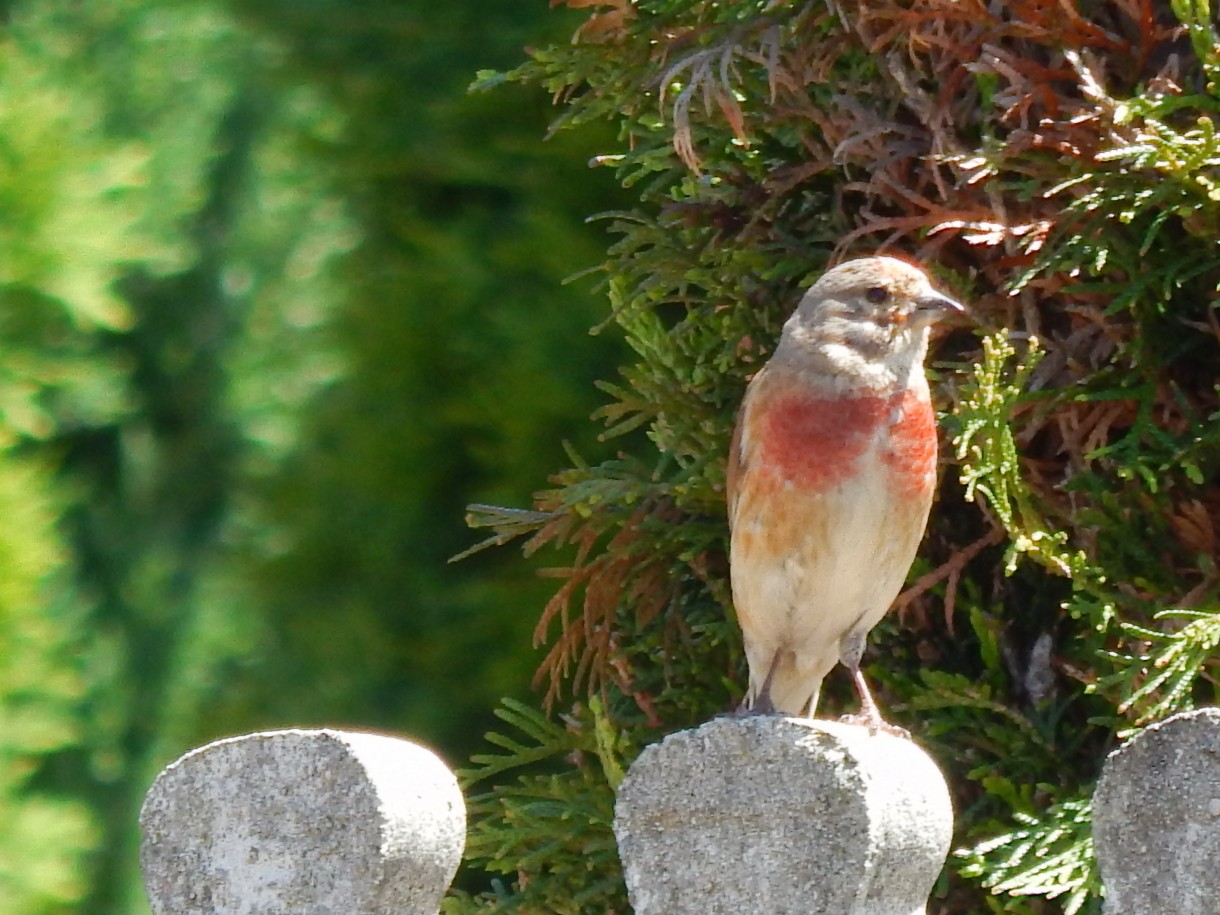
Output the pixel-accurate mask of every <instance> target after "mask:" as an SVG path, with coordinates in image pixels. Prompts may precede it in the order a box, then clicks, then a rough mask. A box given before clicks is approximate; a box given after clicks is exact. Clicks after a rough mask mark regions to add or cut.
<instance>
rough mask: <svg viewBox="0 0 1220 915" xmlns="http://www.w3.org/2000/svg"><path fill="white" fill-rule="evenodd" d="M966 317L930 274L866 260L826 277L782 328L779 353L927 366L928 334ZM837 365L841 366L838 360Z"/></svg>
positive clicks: (888, 259) (892, 262) (902, 263)
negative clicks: (816, 353)
mask: <svg viewBox="0 0 1220 915" xmlns="http://www.w3.org/2000/svg"><path fill="white" fill-rule="evenodd" d="M962 314H965V309H964V308H963V307H962V306H961V305H960V304H958V303H957V302H956V301H954V300H953V299H951V298H949V297H948V296H946V295H944V294H943V293H940V292H938V291H936V289H934V288H933V287H932V283H931V282H930V281H929V279H928V277H927V274H925V273H924V272H923V271H922V270H920V269H919V268H918V267H916V266H914V265H912V264H908V263H907V262H905V261H901V260H898V259H896V258H893V257H862V258H859V259H857V260H852V261H848V262H846V263H844V264H840V265H838V266H837V267H834V268H833V269H831V270H828V271H827V272H826V273H824V274H823V275H822V277H821V279H819V280H818V281H817V282H816V283H814V284H813V285H812V286H811V287H810V288H809V290H808V292H806V293H805V296H804V298H802V299H801V303H800V305H798V306H797V309H796V311H795V312H793V314H792V317H790V318H789V319H788V321H787V323H786V324H785V325H784V339H783V340H782V341H781V348H784V347H787V348H798V349H810V348H811V349H813V350H816V351H820V352H823V353H827V354H828V355H832V356H833V355H835V352H834V351H835V350H841V352H840V353H839V354H838V355H839V356H840V357H841V358H842V359H846V360H848V361H851V359H853V358H854V359H855V360H863V361H864V362H866V363H883V362H884V363H894V367H895V368H897V367H898V365H899V364H905V363H909V362H911V361H920V362H922V360H923V355H924V352H925V351H926V349H927V344H928V328H929V327H931V326H932V325H933V324H934V323H936V322H937V321H939V320H941V319H943V318H946V317H950V316H957V315H962ZM835 361H839V360H838V359H836V360H835Z"/></svg>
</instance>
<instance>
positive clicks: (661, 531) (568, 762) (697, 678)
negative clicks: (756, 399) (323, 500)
mask: <svg viewBox="0 0 1220 915" xmlns="http://www.w3.org/2000/svg"><path fill="white" fill-rule="evenodd" d="M566 5H568V6H570V7H575V8H581V9H583V10H585V12H586V13H587V19H586V20H585V22H584V24H583V25H582V26H581V27H580V29H579V30H578V31H577V32H576V34H575V36H574V39H573V41H572V43H571V44H570V45H564V46H557V47H550V48H543V49H539V50H535V51H533V52H532V53H531V57H530V60H529V61H528V62H527V63H525V64H524V65H523V66H521V67H520V68H519V69H517V70H515V71H513V72H512V73H509V74H484V75H483V76H482V79H481V81H480V83H479V84H478V85H481V86H491V85H494V84H495V83H497V82H499V81H501V80H503V79H505V78H507V79H511V80H520V81H524V82H528V83H535V84H540V85H542V86H545V87H546V88H547V89H549V90H550V91H551V92H552V93H554V96H555V98H556V100H557V102H558V103H559V104H560V105H561V106H562V113H561V115H560V116H559V118H558V120H557V122H556V126H557V127H573V126H578V125H580V124H582V123H585V122H588V121H592V120H599V119H610V120H612V121H613V122H614V123H616V124H617V125H618V127H619V141H620V142H619V145H618V148H617V149H615V150H614V151H612V152H609V153H607V154H606V155H605V156H603V157H601V158H600V159H599V160H597V161H599V162H601V163H603V164H607V165H609V166H611V167H613V168H615V169H616V170H617V173H618V176H619V178H620V180H621V181H622V182H623V184H624V185H626V186H628V187H631V188H633V189H634V190H635V191H636V192H637V193H638V194H639V199H640V203H639V206H638V207H637V208H636V209H635V210H633V211H631V212H623V213H613V214H608V216H607V217H606V218H607V219H608V220H609V225H610V228H611V230H612V231H613V232H614V233H615V236H616V240H615V242H614V244H613V245H612V247H611V248H610V251H609V257H608V259H607V262H606V263H605V265H604V269H605V274H606V290H607V293H608V297H609V302H610V306H611V317H610V320H612V321H613V322H615V323H617V324H618V325H619V326H620V327H621V328H622V329H623V331H624V333H625V335H626V338H627V340H628V341H629V343H630V344H631V346H632V347H633V349H634V351H635V353H636V361H635V362H634V363H633V364H631V365H629V366H626V367H625V368H624V369H623V370H622V378H621V379H620V380H618V381H616V382H613V383H607V384H606V385H605V386H604V390H605V393H606V395H607V397H608V400H607V404H606V406H604V407H603V408H602V410H601V411H600V419H601V420H603V421H604V422H605V424H606V432H605V434H606V435H607V436H608V437H610V438H615V437H618V436H623V438H622V439H621V440H620V441H621V449H622V450H621V452H620V453H619V455H618V456H617V457H616V458H615V459H613V460H611V461H607V462H605V463H603V464H600V465H597V466H589V465H587V464H584V463H582V462H581V461H579V460H575V459H574V460H573V466H572V467H571V468H570V469H568V470H565V471H563V472H561V473H559V474H557V475H556V476H555V477H554V478H553V481H552V482H553V486H552V488H550V489H548V490H547V491H545V492H542V493H540V494H539V495H538V497H537V500H536V504H535V505H534V508H533V510H532V511H510V510H506V509H495V508H489V507H485V506H479V507H475V509H474V511H473V512H472V515H471V518H470V520H471V522H472V523H473V524H474V525H475V526H483V527H488V528H490V529H491V536H490V538H489V540H488V541H486V542H488V543H501V542H505V541H507V540H511V539H513V538H516V537H521V538H523V539H524V545H525V550H526V552H529V553H533V552H535V551H537V550H539V549H540V548H542V547H544V546H556V545H559V546H562V545H574V546H575V552H574V554H573V555H574V559H573V560H572V561H571V562H570V563H569V564H568V565H567V566H566V567H564V568H561V569H556V570H554V571H553V573H552V574H553V575H554V576H555V577H556V580H557V581H558V583H559V585H558V588H557V590H556V592H555V595H554V597H553V598H552V600H551V601H550V603H549V604H548V605H547V607H546V608H545V610H544V612H543V614H542V618H541V620H540V622H539V626H538V630H537V633H536V638H537V641H538V643H539V644H541V645H544V646H546V649H547V651H546V654H545V658H544V661H543V663H542V666H541V668H540V670H539V675H538V676H539V684H540V685H541V686H542V687H543V688H544V689H545V700H546V708H547V709H548V710H549V711H550V712H551V713H552V715H554V714H555V713H556V712H558V710H560V709H562V710H563V712H562V714H559V715H558V716H557V717H556V718H548V717H547V716H545V715H543V714H541V713H539V712H535V711H530V710H528V709H526V708H524V707H522V706H518V705H514V706H508V707H506V708H505V709H504V710H502V717H503V718H504V720H505V721H506V723H507V724H508V725H509V726H510V727H511V728H512V730H513V732H514V733H516V734H517V735H518V736H515V737H507V736H504V735H498V736H497V735H493V736H492V741H493V743H495V744H497V745H498V747H499V750H498V751H497V752H495V753H490V754H488V755H486V756H483V757H476V759H475V760H474V768H473V769H472V770H471V771H470V772H469V773H467V778H468V780H469V782H470V783H471V784H474V785H482V787H481V789H480V790H482V791H483V793H482V794H481V795H479V796H478V797H476V798H475V799H474V802H473V808H474V810H473V812H474V816H475V824H474V829H473V832H472V837H471V841H470V846H469V852H468V854H469V858H470V860H471V862H472V863H474V864H475V865H478V866H480V867H482V868H484V869H485V870H488V871H491V872H493V873H500V874H502V875H505V878H506V879H502V880H493V884H492V890H491V891H489V892H488V893H485V894H483V895H482V896H480V897H466V896H460V897H455V898H453V899H451V900H450V901H449V902H448V908H447V911H448V912H451V913H452V912H467V911H500V912H530V913H534V912H537V913H541V912H559V913H577V912H626V911H628V909H627V905H626V901H625V893H624V891H623V889H622V886H621V881H620V879H619V877H618V870H617V869H618V864H617V860H616V857H615V852H614V846H613V839H612V835H611V833H610V817H611V811H612V808H613V791H614V787H615V785H616V784H617V779H618V777H619V773H621V772H622V770H623V769H624V768H625V766H626V765H627V764H628V763H629V762H630V760H631V759H632V758H633V757H634V756H635V754H636V753H638V751H639V750H640V748H641V747H642V746H644V745H645V744H647V743H649V742H652V741H655V740H657V739H658V738H659V737H660V736H661V735H662V734H663V733H665V732H667V731H671V730H675V729H678V728H683V727H689V726H692V725H695V724H697V723H699V722H701V721H703V720H705V719H706V718H707V717H709V716H711V715H713V714H716V713H718V712H721V711H724V710H725V709H727V708H728V707H730V706H731V705H732V703H734V702H735V701H736V700H737V699H739V697H740V695H741V693H742V690H743V684H744V671H743V662H742V657H741V651H740V648H739V634H738V632H737V630H736V627H735V625H734V623H733V622H732V610H731V602H730V600H729V595H728V588H727V571H728V569H727V562H726V555H725V553H726V533H727V531H726V525H725V521H724V505H723V497H724V490H723V484H724V455H725V451H726V448H727V442H728V437H729V433H730V429H731V424H732V419H733V413H734V410H735V408H736V405H737V403H738V402H739V401H740V398H741V395H742V391H743V388H744V385H745V383H746V380H747V378H748V377H749V375H750V374H751V373H752V372H754V371H756V370H757V368H758V367H759V365H760V364H761V363H762V362H763V361H764V360H765V358H766V357H767V354H768V352H769V349H770V347H771V346H772V345H773V343H774V341H775V340H776V338H777V336H778V330H779V326H780V323H781V322H782V320H783V319H784V318H785V317H786V316H787V314H788V313H789V311H790V310H791V308H792V307H793V305H794V304H795V302H796V300H797V298H798V296H799V294H800V291H801V289H802V288H803V287H804V286H806V285H808V284H809V283H810V282H811V281H812V280H813V279H815V278H816V276H817V275H818V274H819V273H820V271H821V270H822V269H824V267H825V266H826V265H827V264H828V263H830V262H833V261H835V260H838V259H842V258H845V257H848V256H854V255H859V254H865V253H869V252H872V251H876V250H879V249H886V250H893V251H898V252H903V253H906V254H909V255H912V256H914V257H916V258H918V259H920V260H921V261H923V262H924V263H925V264H927V265H929V266H930V267H931V268H932V269H933V270H934V272H936V273H937V275H938V277H939V280H940V282H941V284H942V285H943V286H945V287H947V288H950V289H953V290H955V291H956V292H957V293H958V294H959V295H960V297H961V298H962V299H963V300H964V301H966V302H968V303H969V304H970V305H971V307H972V311H973V314H974V316H975V318H976V320H977V328H975V329H974V330H973V331H965V330H963V331H956V332H954V333H953V334H950V335H948V336H947V337H944V338H942V339H941V340H940V341H939V342H938V344H937V345H936V346H935V348H934V352H933V357H932V358H933V364H934V366H935V368H936V374H937V377H936V379H935V383H934V389H935V392H936V393H935V396H936V397H937V398H938V404H939V408H940V410H941V429H942V432H943V436H944V444H943V450H942V455H943V465H944V466H943V467H942V479H941V487H940V493H939V499H938V502H937V505H936V506H935V508H934V510H933V519H932V523H931V525H930V528H929V532H928V535H927V538H926V539H925V542H924V545H923V548H922V551H921V558H920V560H919V562H918V563H917V565H916V568H915V569H914V570H913V572H912V577H911V585H910V587H909V588H908V590H907V591H906V592H905V593H904V594H903V595H902V597H900V599H899V602H898V605H899V612H898V613H895V614H892V615H891V617H890V618H889V619H888V620H887V621H886V622H885V623H883V624H882V626H880V627H879V628H878V629H877V630H876V631H875V632H874V634H873V637H872V639H871V647H870V649H869V651H868V653H867V654H866V664H867V666H868V668H869V672H870V674H871V677H872V679H873V680H874V682H876V683H878V684H879V687H880V692H881V694H882V697H883V698H882V700H881V701H882V703H883V707H884V708H886V709H887V710H888V711H889V712H890V714H891V715H892V716H893V717H894V719H895V720H897V721H898V722H899V723H901V724H902V725H904V726H905V727H907V728H909V729H910V730H911V731H912V733H913V734H914V735H915V737H916V739H917V740H919V742H920V743H922V744H923V745H924V746H925V747H927V748H928V749H929V750H930V752H932V753H933V755H934V756H935V757H936V758H937V759H938V760H939V762H940V763H941V765H942V766H943V767H944V769H945V770H946V772H947V774H948V775H949V778H950V781H951V784H952V786H953V790H954V793H955V798H954V801H955V806H956V810H957V814H958V824H957V828H958V831H957V836H956V845H955V851H954V853H953V855H952V856H951V858H950V860H949V862H948V865H947V867H946V872H945V875H944V877H943V879H942V881H941V883H940V884H939V886H938V888H937V891H936V894H935V896H934V899H933V901H932V904H931V906H930V911H933V912H938V913H977V912H980V911H992V912H1015V913H1041V912H1056V911H1064V912H1069V913H1071V912H1096V911H1098V907H1099V903H1098V899H1099V893H1100V887H1099V881H1098V878H1097V874H1096V870H1095V867H1094V864H1093V859H1092V850H1091V840H1090V835H1089V820H1090V814H1089V799H1090V797H1091V793H1092V787H1093V784H1094V782H1095V780H1096V777H1097V773H1098V770H1099V766H1100V764H1101V761H1102V759H1103V758H1104V756H1105V754H1106V752H1108V751H1109V750H1110V749H1112V748H1113V747H1114V746H1115V745H1116V743H1117V741H1118V740H1119V739H1121V738H1122V737H1124V736H1125V735H1128V734H1130V733H1131V732H1132V731H1134V730H1135V729H1138V728H1139V727H1141V726H1143V725H1145V724H1147V723H1148V722H1151V721H1154V720H1157V719H1159V718H1162V717H1164V716H1165V715H1167V714H1170V713H1172V712H1175V711H1179V710H1183V709H1187V708H1190V707H1192V706H1193V705H1194V704H1195V703H1200V704H1208V703H1214V702H1215V701H1216V699H1217V696H1216V670H1217V657H1218V654H1217V647H1218V645H1220V603H1218V600H1217V586H1218V584H1220V572H1218V570H1217V558H1218V556H1220V533H1218V532H1220V477H1218V475H1217V472H1218V470H1220V424H1218V423H1216V419H1217V418H1218V416H1220V409H1218V403H1217V401H1218V381H1220V372H1218V371H1217V366H1220V360H1218V355H1220V354H1218V353H1217V348H1218V347H1220V317H1218V315H1217V307H1218V306H1220V250H1217V247H1216V241H1215V239H1216V237H1217V229H1218V228H1220V138H1218V137H1217V135H1216V128H1215V118H1216V116H1217V112H1218V111H1220V84H1218V83H1217V79H1218V77H1220V48H1218V46H1217V37H1216V33H1215V27H1214V24H1213V18H1212V13H1211V10H1210V7H1209V4H1208V2H1207V0H1173V2H1168V3H1167V2H1154V0H1113V2H1088V0H1062V2H1050V0H1017V2H1013V3H1004V4H988V3H984V2H981V0H907V2H897V0H862V2H859V3H854V4H848V3H841V2H840V3H836V2H830V3H822V2H810V3H801V2H785V0H727V2H715V3H713V2H706V0H636V2H628V0H568V2H567V4H566ZM635 430H643V432H644V435H643V436H641V435H639V434H638V433H635ZM632 433H635V434H632ZM575 457H576V456H575V455H574V458H575ZM830 680H831V681H832V682H830V683H828V686H829V688H830V689H829V695H828V697H827V699H826V701H825V704H824V707H823V709H822V710H821V713H822V714H827V715H830V714H834V713H835V712H837V711H838V710H839V709H840V707H841V706H842V703H843V701H844V700H847V699H849V691H848V689H847V687H846V684H845V683H844V682H842V681H843V680H845V678H839V677H837V676H836V675H832V676H831V678H830ZM556 722H558V723H556ZM515 769H520V771H516V772H514V771H513V770H515Z"/></svg>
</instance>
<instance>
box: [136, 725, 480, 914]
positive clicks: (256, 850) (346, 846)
mask: <svg viewBox="0 0 1220 915" xmlns="http://www.w3.org/2000/svg"><path fill="white" fill-rule="evenodd" d="M140 826H141V828H142V829H143V832H144V842H143V845H142V847H141V854H140V864H141V867H142V869H143V873H144V885H145V888H146V889H147V891H148V896H149V900H150V902H151V903H152V909H153V911H154V912H155V913H157V915H192V913H200V915H203V913H207V915H239V913H240V915H278V913H283V915H339V913H343V915H349V913H350V915H391V913H393V915H435V913H436V912H437V911H438V909H439V907H440V899H441V897H442V896H443V895H444V894H445V892H446V890H447V889H448V887H449V882H450V880H452V879H453V874H454V871H455V870H456V869H457V866H458V862H459V860H460V859H461V855H462V848H463V846H464V844H465V838H466V810H465V804H464V803H463V801H462V795H461V792H460V791H459V789H458V785H457V781H456V780H455V779H454V777H453V774H452V773H451V772H450V771H449V769H448V768H447V767H446V766H445V764H444V763H442V762H441V761H440V759H438V758H437V757H436V755H435V754H433V753H432V752H431V751H429V750H426V749H424V748H423V747H421V746H418V745H417V744H414V743H411V742H410V741H406V740H400V739H398V738H394V737H386V736H382V735H378V734H358V733H349V732H344V731H330V730H320V731H297V730H293V731H269V732H266V733H261V734H250V735H248V736H245V737H236V738H232V739H229V740H221V741H217V742H216V743H213V744H209V745H208V746H206V747H203V748H201V749H198V750H194V751H192V752H190V753H188V754H186V755H185V756H183V757H182V758H181V759H179V760H178V761H177V762H175V763H173V764H172V765H170V766H169V767H168V768H166V769H165V771H164V772H162V773H161V775H160V776H158V778H157V780H156V782H155V783H154V784H153V786H152V788H151V789H150V790H149V792H148V795H147V797H146V798H145V801H144V808H143V810H142V811H141V813H140Z"/></svg>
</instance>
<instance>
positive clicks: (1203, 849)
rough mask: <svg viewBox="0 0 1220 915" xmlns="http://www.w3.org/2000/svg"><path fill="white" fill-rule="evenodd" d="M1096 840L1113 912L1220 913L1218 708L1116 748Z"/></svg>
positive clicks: (1099, 806) (1102, 791)
mask: <svg viewBox="0 0 1220 915" xmlns="http://www.w3.org/2000/svg"><path fill="white" fill-rule="evenodd" d="M1093 841H1094V844H1095V846H1096V849H1097V862H1098V864H1099V865H1100V867H1101V879H1102V884H1103V885H1104V886H1105V890H1106V899H1105V906H1104V910H1105V912H1106V915H1149V913H1158V912H1172V913H1173V915H1216V913H1217V912H1220V709H1216V708H1207V709H1200V710H1199V711H1196V712H1187V713H1185V714H1183V715H1175V716H1173V717H1172V718H1167V719H1165V720H1164V721H1162V722H1160V723H1159V724H1154V725H1152V726H1151V727H1149V728H1147V729H1145V730H1143V731H1141V732H1140V733H1139V734H1137V735H1136V736H1135V737H1133V738H1131V740H1130V741H1128V742H1127V743H1126V744H1124V745H1123V746H1121V747H1119V748H1118V749H1117V750H1115V751H1114V752H1113V753H1111V754H1110V756H1109V758H1108V759H1107V760H1106V763H1105V766H1104V767H1103V768H1102V773H1101V780H1100V781H1099V782H1098V784H1097V791H1096V792H1095V793H1094V795H1093Z"/></svg>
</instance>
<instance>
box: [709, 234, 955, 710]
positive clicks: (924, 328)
mask: <svg viewBox="0 0 1220 915" xmlns="http://www.w3.org/2000/svg"><path fill="white" fill-rule="evenodd" d="M964 313H965V309H964V308H963V307H962V305H961V304H959V303H958V302H957V301H956V300H955V299H953V298H951V297H949V296H947V295H945V294H944V293H941V292H939V291H937V290H936V289H935V288H933V286H932V283H931V281H930V280H929V279H928V276H927V274H926V273H925V272H924V271H923V270H922V269H921V268H920V267H917V266H915V265H913V264H910V263H907V262H906V261H904V260H900V259H898V258H894V257H887V256H873V257H863V258H858V259H855V260H850V261H847V262H844V263H842V264H839V265H838V266H836V267H833V268H832V269H830V270H828V271H826V272H825V273H824V274H822V276H821V277H820V278H819V279H818V280H817V282H815V283H814V284H813V285H812V286H811V287H809V289H808V291H806V293H805V294H804V296H803V297H802V299H801V300H800V303H799V304H798V305H797V307H796V310H795V311H794V312H793V313H792V315H791V317H789V318H788V320H787V321H786V322H785V324H784V326H783V330H782V332H781V334H780V339H779V342H778V344H777V345H776V347H775V350H774V352H773V353H772V355H771V357H770V359H769V360H768V361H767V363H766V364H765V365H764V366H763V368H762V369H761V370H759V372H758V373H757V374H756V375H755V376H754V377H753V378H752V379H751V380H750V382H749V385H748V386H747V388H746V392H745V396H744V397H743V399H742V403H741V407H740V410H739V411H738V416H737V423H736V428H735V430H734V433H733V438H732V442H731V444H730V448H729V455H728V464H727V476H726V497H727V504H728V516H729V528H730V543H729V577H730V582H731V591H732V597H733V605H734V609H735V611H736V615H737V620H738V623H739V625H740V627H741V630H742V635H743V638H744V643H745V654H746V659H747V662H748V665H749V675H750V678H749V686H748V689H747V691H746V696H745V700H744V702H743V704H742V708H741V711H742V712H744V713H753V714H783V715H789V716H793V717H809V718H812V717H813V716H814V712H815V711H816V709H817V703H818V695H819V693H820V691H821V686H822V681H823V679H824V678H825V677H826V675H827V674H828V673H830V671H831V670H832V669H833V668H834V666H835V664H836V663H842V664H843V666H844V667H846V668H847V670H848V671H849V672H850V673H851V676H852V680H853V682H854V684H855V687H856V691H857V693H858V694H859V697H860V709H861V712H860V715H858V716H851V717H850V719H849V720H851V721H853V722H855V723H860V724H864V725H866V726H867V727H868V728H869V730H870V732H872V733H874V734H875V733H877V731H878V730H882V729H884V730H887V731H892V732H901V728H896V727H894V726H891V725H889V724H888V723H887V722H886V721H885V720H884V719H883V718H882V716H881V713H880V711H879V710H878V708H877V704H876V702H875V701H874V699H873V697H872V694H871V693H870V691H869V688H868V684H867V683H866V682H865V679H864V677H863V675H862V674H861V672H860V658H861V656H862V654H863V652H864V644H865V639H866V637H867V635H868V633H869V631H870V630H871V629H872V628H873V627H874V626H875V625H876V624H877V623H878V622H879V621H880V620H881V618H882V617H883V616H884V615H885V613H886V612H887V611H888V610H889V608H890V606H891V605H892V604H893V602H894V599H895V597H897V595H898V592H899V590H900V589H901V588H902V585H903V582H904V581H905V579H906V576H907V573H908V572H909V571H910V568H911V564H912V563H913V562H914V559H915V553H916V551H917V549H918V547H919V544H920V541H921V540H922V539H923V534H924V529H925V527H926V526H927V521H928V514H929V511H930V510H931V506H932V496H933V491H934V490H935V487H936V460H937V431H936V415H935V413H934V411H933V408H932V402H931V395H930V393H929V389H928V381H927V376H926V374H925V370H924V358H925V356H926V354H927V350H928V335H929V330H930V328H931V327H932V325H933V324H935V323H937V322H938V321H940V320H942V319H945V318H948V317H950V316H956V315H961V314H964Z"/></svg>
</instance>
